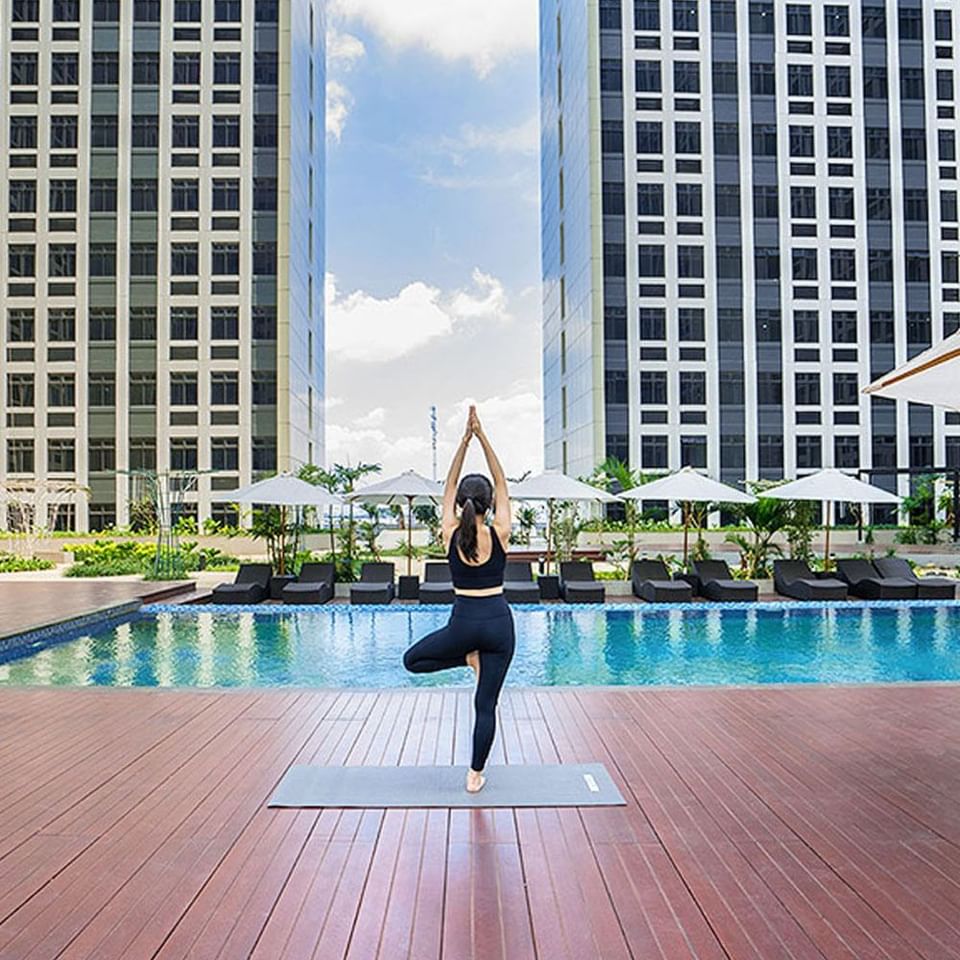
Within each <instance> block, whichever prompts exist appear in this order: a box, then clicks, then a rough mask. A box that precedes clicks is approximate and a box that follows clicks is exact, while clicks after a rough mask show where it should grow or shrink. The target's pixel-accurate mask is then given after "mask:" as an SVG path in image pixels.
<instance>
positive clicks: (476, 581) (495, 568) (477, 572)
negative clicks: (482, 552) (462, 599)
mask: <svg viewBox="0 0 960 960" xmlns="http://www.w3.org/2000/svg"><path fill="white" fill-rule="evenodd" d="M458 533H459V531H458V530H454V531H453V535H452V536H451V537H450V549H449V550H447V560H448V561H449V563H450V576H451V579H452V580H453V585H454V587H455V588H457V589H460V590H483V589H485V588H488V587H501V586H503V571H504V569H505V568H506V566H507V553H506V551H505V550H504V549H503V544H502V543H501V542H500V537H499V535H498V534H497V531H496V530H494V529H492V528H491V530H490V537H491V540H492V545H491V548H490V558H489V559H488V560H487V561H486V562H484V563H481V564H471V563H464V561H463V560H462V559H461V557H460V551H459V550H457V534H458Z"/></svg>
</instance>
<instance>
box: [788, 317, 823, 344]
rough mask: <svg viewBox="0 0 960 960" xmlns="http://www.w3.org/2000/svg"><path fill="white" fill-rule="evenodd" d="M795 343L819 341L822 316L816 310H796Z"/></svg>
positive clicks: (794, 324) (794, 323)
mask: <svg viewBox="0 0 960 960" xmlns="http://www.w3.org/2000/svg"><path fill="white" fill-rule="evenodd" d="M793 339H794V342H795V343H819V341H820V317H819V315H818V314H817V311H816V310H796V311H794V314H793Z"/></svg>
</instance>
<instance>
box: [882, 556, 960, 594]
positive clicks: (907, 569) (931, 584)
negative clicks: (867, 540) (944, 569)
mask: <svg viewBox="0 0 960 960" xmlns="http://www.w3.org/2000/svg"><path fill="white" fill-rule="evenodd" d="M873 565H874V566H875V567H876V568H877V572H878V573H879V574H880V576H881V577H897V578H899V579H901V580H909V581H911V582H912V583H915V584H916V585H917V599H918V600H953V599H954V598H955V597H956V595H957V581H956V580H954V579H952V578H951V577H918V576H917V575H916V574H915V573H914V572H913V567H911V566H910V564H909V563H908V562H907V561H906V560H904V559H903V557H880V559H878V560H874V561H873Z"/></svg>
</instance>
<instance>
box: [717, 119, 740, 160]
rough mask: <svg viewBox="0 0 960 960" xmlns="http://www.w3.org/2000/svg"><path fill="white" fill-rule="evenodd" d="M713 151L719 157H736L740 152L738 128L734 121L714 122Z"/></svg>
mask: <svg viewBox="0 0 960 960" xmlns="http://www.w3.org/2000/svg"><path fill="white" fill-rule="evenodd" d="M713 151H714V153H716V154H717V156H719V157H736V156H738V155H739V153H740V128H739V126H738V125H737V124H736V123H714V125H713Z"/></svg>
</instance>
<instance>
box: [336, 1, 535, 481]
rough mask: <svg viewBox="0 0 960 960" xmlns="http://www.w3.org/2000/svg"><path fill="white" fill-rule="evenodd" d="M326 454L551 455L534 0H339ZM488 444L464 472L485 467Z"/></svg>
mask: <svg viewBox="0 0 960 960" xmlns="http://www.w3.org/2000/svg"><path fill="white" fill-rule="evenodd" d="M329 18H330V22H329V24H328V32H327V57H328V64H327V281H326V294H327V319H326V363H327V429H326V433H327V463H328V465H330V464H333V463H350V464H356V463H358V462H360V461H364V462H373V463H380V464H382V466H383V474H382V475H383V476H384V477H385V476H389V475H392V474H394V473H399V472H400V471H401V470H405V469H411V468H412V469H415V470H418V471H419V472H421V473H423V474H425V475H426V476H430V475H431V474H432V470H433V467H432V452H431V436H430V407H431V406H432V405H435V406H436V407H437V421H438V467H437V473H438V476H439V477H440V478H441V479H442V477H443V476H444V475H445V473H446V470H447V467H448V465H449V461H450V457H451V455H452V453H453V450H454V448H455V447H456V445H457V444H458V443H459V441H460V437H461V435H462V432H463V425H464V423H465V420H466V414H467V410H468V408H469V405H470V404H471V403H476V404H477V408H478V412H479V414H480V418H481V422H482V423H483V425H484V429H485V431H486V433H487V435H488V436H489V437H490V439H491V441H492V443H493V444H494V446H495V448H496V450H497V452H498V454H499V455H500V458H501V460H502V462H503V466H504V469H505V471H506V473H507V475H508V476H519V475H521V474H522V473H524V472H525V471H527V470H534V471H536V470H539V469H540V468H541V467H542V464H543V423H542V399H541V397H542V385H541V355H540V239H539V159H538V145H539V105H538V85H539V80H538V63H537V0H484V2H483V3H477V2H476V0H331V2H330V7H329ZM482 468H483V459H482V455H481V454H480V452H479V450H478V449H477V448H476V445H474V446H473V448H472V449H471V452H470V454H469V455H468V460H467V469H482Z"/></svg>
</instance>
